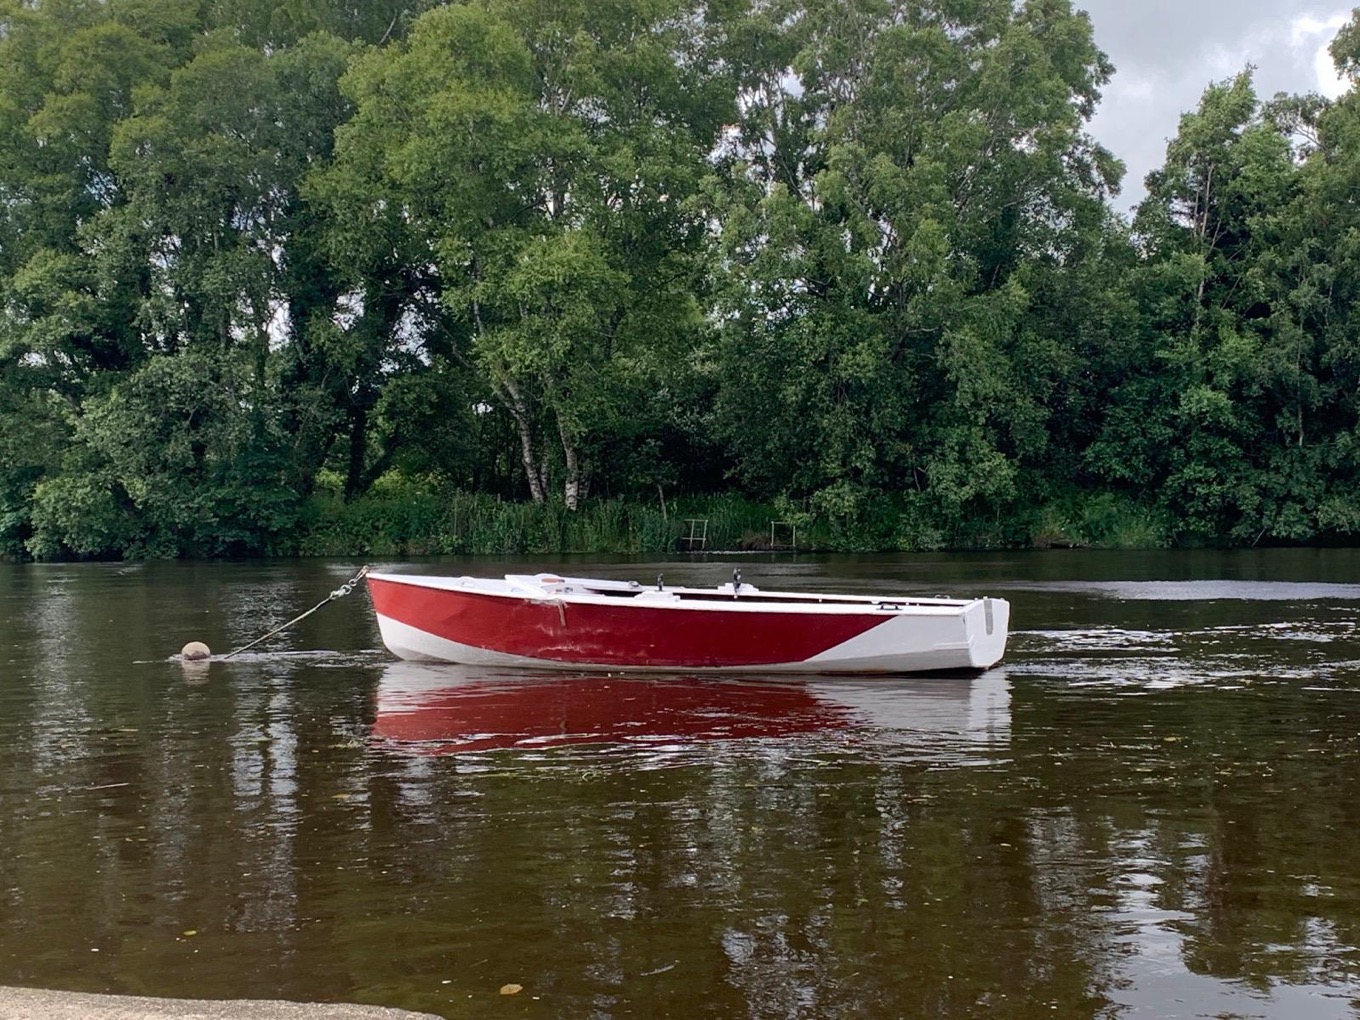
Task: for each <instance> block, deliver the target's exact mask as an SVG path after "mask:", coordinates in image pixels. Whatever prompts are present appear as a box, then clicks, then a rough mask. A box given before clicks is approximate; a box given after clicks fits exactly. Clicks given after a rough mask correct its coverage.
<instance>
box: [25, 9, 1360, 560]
mask: <svg viewBox="0 0 1360 1020" xmlns="http://www.w3.org/2000/svg"><path fill="white" fill-rule="evenodd" d="M1357 40H1360V16H1358V17H1357V18H1356V19H1353V20H1352V22H1351V23H1350V24H1348V25H1347V26H1345V27H1344V28H1342V29H1341V31H1340V32H1339V33H1338V35H1337V37H1336V40H1335V42H1334V44H1333V46H1332V53H1333V56H1334V58H1335V60H1336V64H1337V67H1338V69H1339V70H1340V71H1341V73H1342V74H1343V75H1345V76H1347V77H1348V78H1349V79H1350V80H1351V81H1352V83H1354V81H1355V79H1356V74H1357V68H1360V43H1357ZM1115 73H1116V72H1115V69H1114V68H1113V67H1112V66H1111V64H1110V62H1109V60H1108V59H1107V58H1106V56H1105V55H1104V54H1103V53H1102V52H1101V51H1100V50H1099V48H1098V47H1097V46H1096V45H1095V43H1094V41H1093V37H1092V30H1091V25H1090V22H1089V19H1088V18H1087V16H1086V15H1085V14H1084V13H1082V12H1081V11H1079V10H1076V9H1074V7H1073V5H1072V3H1071V2H1070V0H1018V2H1017V0H916V2H913V3H902V2H899V0H848V2H846V0H837V2H834V3H831V2H827V0H717V2H713V0H709V2H696V0H604V2H591V3H587V2H585V0H564V2H560V3H552V4H545V3H542V2H539V0H477V2H455V3H446V4H434V3H415V4H412V3H394V2H393V3H388V2H379V3H370V4H362V5H356V4H337V3H334V2H332V0H287V2H284V3H277V2H275V3H269V4H262V3H260V2H258V0H214V2H212V3H202V4H186V3H182V2H180V0H0V553H6V554H9V555H36V556H49V557H61V556H118V555H131V556H139V555H142V556H144V555H158V556H176V555H235V554H251V553H254V554H258V553H268V552H288V551H294V550H296V549H297V548H299V547H300V542H301V540H302V536H304V535H305V533H306V531H307V528H308V527H309V520H310V519H311V517H312V516H314V515H313V511H312V510H311V509H309V507H313V506H314V504H315V501H316V499H317V498H319V496H321V495H325V496H326V498H333V499H337V500H343V501H349V502H356V501H362V500H364V499H365V498H368V497H369V495H370V494H372V493H373V492H375V491H376V489H375V487H378V488H381V487H382V486H384V485H387V486H388V487H389V489H390V487H391V486H392V485H393V484H397V482H394V480H397V481H398V482H399V483H400V486H406V487H408V488H409V487H412V486H414V487H415V488H416V489H418V490H421V491H425V492H454V491H462V492H465V493H482V494H488V495H491V496H494V497H496V498H499V499H503V500H506V501H520V500H523V501H529V502H531V503H537V504H542V505H549V504H560V505H561V506H562V507H563V508H564V509H565V510H566V511H569V512H570V511H575V510H577V509H579V508H581V507H583V506H584V505H585V504H586V503H587V502H588V501H590V500H591V499H598V498H617V497H622V498H624V499H633V500H653V499H655V498H656V496H657V493H658V492H660V493H661V497H660V498H661V499H662V501H663V502H664V500H665V499H666V498H668V494H669V498H672V499H674V498H677V497H682V498H683V497H685V496H705V495H706V496H714V495H717V494H724V493H726V494H736V495H739V496H742V497H746V498H751V499H757V500H764V501H768V502H769V503H770V504H771V505H775V506H778V507H780V508H781V511H782V512H784V513H785V514H786V515H788V516H791V517H798V519H808V518H816V519H818V520H821V521H822V522H824V523H825V524H827V526H828V527H829V528H830V533H831V534H835V535H838V536H840V537H839V538H838V539H837V541H838V542H839V543H840V545H841V546H843V547H852V546H860V547H865V546H868V547H876V548H917V547H926V546H946V545H969V544H989V543H990V544H1004V543H1014V544H1024V543H1036V542H1038V543H1042V542H1045V541H1053V540H1067V539H1071V538H1073V537H1074V536H1075V537H1076V538H1077V539H1080V540H1089V541H1102V540H1106V539H1109V538H1110V537H1111V535H1112V529H1114V528H1116V527H1117V526H1118V522H1119V521H1123V522H1124V525H1125V530H1126V531H1128V530H1129V522H1131V521H1132V522H1141V523H1135V524H1134V525H1133V527H1132V533H1135V534H1137V535H1141V536H1142V537H1143V539H1144V540H1147V541H1156V542H1186V543H1213V544H1255V543H1262V542H1310V541H1313V542H1316V541H1349V540H1353V538H1354V536H1355V535H1356V534H1357V532H1358V531H1360V421H1358V418H1360V406H1357V402H1358V401H1360V321H1358V320H1357V318H1356V312H1355V311H1354V309H1355V308H1356V298H1357V295H1356V293H1355V291H1356V289H1357V287H1360V282H1357V281H1360V221H1357V212H1356V203H1355V200H1354V196H1355V194H1356V193H1357V189H1358V188H1360V105H1358V104H1360V97H1357V93H1356V91H1355V90H1354V88H1352V90H1351V91H1350V92H1348V93H1346V94H1345V95H1343V96H1342V97H1341V98H1340V99H1337V100H1335V101H1330V100H1327V99H1324V98H1322V97H1319V96H1316V95H1303V96H1287V95H1281V96H1276V97H1273V98H1270V99H1268V100H1263V99H1262V98H1261V97H1260V96H1258V95H1257V93H1256V91H1255V88H1254V83H1253V78H1252V72H1251V69H1250V68H1248V69H1244V70H1243V71H1242V72H1241V73H1239V74H1237V75H1235V76H1233V77H1232V78H1230V79H1228V80H1225V81H1221V82H1214V83H1209V84H1208V87H1207V89H1206V91H1205V93H1204V95H1203V98H1202V99H1201V101H1200V103H1199V105H1198V107H1197V108H1196V109H1195V110H1193V111H1188V112H1187V113H1186V114H1185V115H1184V116H1183V118H1182V120H1181V124H1180V129H1179V131H1178V133H1177V135H1176V137H1175V138H1174V139H1173V140H1172V141H1171V142H1170V143H1169V145H1168V147H1167V152H1166V159H1165V162H1164V164H1163V166H1161V167H1160V168H1159V169H1157V170H1156V171H1155V172H1153V173H1152V174H1151V175H1149V177H1148V179H1147V195H1146V198H1145V199H1144V200H1143V201H1142V202H1141V204H1140V205H1139V207H1138V208H1137V210H1136V211H1135V213H1134V214H1133V215H1132V216H1131V217H1125V216H1123V215H1121V214H1119V213H1117V212H1116V211H1114V209H1113V207H1112V199H1113V198H1114V197H1115V196H1117V195H1118V193H1119V189H1120V185H1121V180H1122V176H1123V167H1122V164H1121V163H1120V161H1119V159H1118V158H1117V154H1115V153H1111V152H1109V151H1107V150H1106V149H1105V148H1103V147H1102V146H1101V145H1100V144H1098V143H1097V142H1096V141H1095V140H1094V139H1093V137H1092V136H1091V134H1090V133H1089V131H1088V124H1089V122H1090V119H1091V117H1092V116H1093V115H1094V113H1095V112H1096V110H1097V108H1098V105H1099V102H1100V95H1101V89H1102V88H1103V87H1104V86H1105V85H1106V84H1107V83H1108V82H1109V81H1110V80H1111V76H1112V75H1113V74H1115ZM384 480H386V481H384Z"/></svg>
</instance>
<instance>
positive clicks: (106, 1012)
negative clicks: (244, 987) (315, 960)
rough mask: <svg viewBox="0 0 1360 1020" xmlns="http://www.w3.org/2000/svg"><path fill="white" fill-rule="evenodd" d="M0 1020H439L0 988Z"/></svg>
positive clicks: (387, 1012) (379, 1009)
mask: <svg viewBox="0 0 1360 1020" xmlns="http://www.w3.org/2000/svg"><path fill="white" fill-rule="evenodd" d="M0 1020H439V1018H438V1017H436V1016H435V1015H434V1014H432V1013H411V1012H409V1011H407V1010H404V1009H388V1008H386V1007H383V1006H360V1005H355V1004H352V1003H331V1002H282V1001H279V1000H267V999H229V1000H221V999H154V998H145V997H142V996H136V995H92V994H88V993H84V992H57V991H49V990H46V989H40V988H8V987H4V986H0Z"/></svg>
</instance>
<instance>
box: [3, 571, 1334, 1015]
mask: <svg viewBox="0 0 1360 1020" xmlns="http://www.w3.org/2000/svg"><path fill="white" fill-rule="evenodd" d="M557 565H558V564H551V565H549V566H554V567H555V566H557ZM738 565H739V566H741V568H742V570H743V575H744V578H745V580H746V581H748V582H750V583H754V584H757V585H760V586H762V587H767V588H802V589H809V588H812V589H816V588H828V589H831V590H838V591H847V592H862V593H885V592H909V593H916V594H937V593H945V594H969V593H995V594H999V595H1003V596H1005V597H1007V598H1009V599H1010V600H1011V602H1012V607H1013V608H1012V623H1013V626H1014V628H1015V633H1014V634H1013V637H1012V642H1011V647H1010V651H1009V654H1008V656H1007V659H1006V662H1005V663H1004V664H1003V665H1002V666H1001V667H999V668H997V669H994V670H992V671H990V672H988V673H986V674H984V675H982V676H980V677H978V678H976V679H973V680H957V679H931V678H910V679H889V680H859V679H853V678H852V679H829V678H814V679H807V680H788V679H783V678H777V677H761V676H752V677H748V678H742V679H741V680H732V679H727V678H721V679H718V678H703V677H696V676H685V675H675V676H664V677H657V678H647V679H638V678H630V677H627V676H624V675H620V674H613V675H610V674H607V673H606V674H593V675H592V674H581V673H577V674H570V675H564V676H557V675H548V676H544V675H517V674H511V673H490V672H486V671H480V672H479V671H475V670H467V669H457V668H439V667H428V666H418V665H412V664H405V663H398V662H393V661H392V660H391V659H390V658H389V657H388V656H387V655H386V654H385V653H384V652H383V651H382V650H381V648H380V647H379V643H378V637H377V632H376V627H375V626H374V624H373V622H372V620H371V616H370V610H369V607H368V605H367V600H366V596H364V595H363V594H362V593H356V594H355V595H353V596H351V597H349V598H347V599H343V600H340V601H338V602H336V603H333V604H331V605H329V606H327V607H326V608H325V609H323V610H322V611H320V612H318V613H316V614H314V615H313V616H310V617H308V618H307V619H306V620H304V621H302V623H300V624H299V625H298V626H297V627H295V628H293V629H291V630H289V631H287V632H285V633H284V634H283V635H281V636H280V637H278V638H276V639H273V640H272V641H270V642H269V643H267V644H265V645H262V646H261V647H260V648H258V649H256V650H254V651H251V652H248V653H246V654H244V655H242V656H240V657H238V658H236V659H233V660H231V661H229V662H220V661H218V662H213V663H211V664H209V665H207V666H206V667H203V668H199V669H193V670H186V669H185V668H183V667H182V666H181V665H180V664H178V663H176V662H173V661H170V656H172V655H173V653H174V652H176V651H177V650H178V648H179V647H180V646H181V645H182V644H183V643H184V642H185V641H187V640H190V639H191V638H192V639H200V640H205V641H207V642H208V643H209V644H211V645H212V646H213V648H214V649H215V650H217V651H219V652H222V651H225V650H227V649H230V648H233V647H237V646H239V645H242V644H245V643H246V642H248V641H251V640H253V639H254V638H256V637H258V636H260V635H261V634H263V633H265V632H266V631H268V630H270V629H271V628H272V627H274V626H277V625H278V624H279V623H281V622H283V621H285V620H287V619H289V618H291V617H293V616H296V615H297V614H298V613H300V612H301V611H302V610H303V609H306V608H308V607H310V606H312V605H314V604H315V603H316V602H318V601H319V600H320V599H322V598H324V597H325V595H326V593H327V592H328V591H330V590H331V589H333V588H335V587H336V586H338V585H339V584H340V583H341V582H343V581H344V580H346V579H347V578H348V577H349V576H351V575H352V574H353V573H354V570H355V569H356V568H357V566H358V564H356V563H349V562H344V563H340V562H315V561H313V562H287V563H266V564H216V563H214V564H146V565H122V564H119V565H73V566H50V565H28V566H10V567H0V667H2V670H0V984H19V985H32V986H42V987H52V988H66V989H72V990H80V991H109V992H126V993H134V994H149V995H169V996H191V997H199V996H203V997H218V996H221V997H250V998H293V999H320V1000H349V1001H363V1002H371V1003H376V1004H382V1005H393V1006H403V1007H406V1008H410V1009H418V1010H426V1011H429V1012H432V1013H436V1014H439V1015H442V1016H445V1017H450V1018H454V1017H474V1016H476V1017H484V1016H516V1017H519V1016H528V1017H626V1016H652V1017H662V1016H666V1017H715V1018H717V1017H751V1018H767V1017H768V1018H785V1017H818V1018H821V1017H846V1018H849V1017H922V1018H925V1017H931V1018H933V1017H1015V1018H1025V1020H1029V1018H1037V1017H1055V1016H1056V1017H1063V1018H1070V1017H1111V1018H1113V1017H1119V1018H1147V1020H1152V1018H1158V1017H1217V1018H1237V1017H1241V1018H1247V1017H1253V1018H1255V1017H1268V1018H1280V1020H1285V1018H1289V1020H1294V1018H1299V1020H1327V1018H1334V1017H1351V1016H1355V1015H1357V1013H1360V1008H1357V1003H1360V853H1357V849H1356V832H1357V827H1358V826H1360V636H1357V633H1356V629H1355V615H1356V609H1357V605H1360V583H1357V581H1358V580H1360V555H1358V554H1357V553H1355V552H1351V551H1336V550H1325V551H1305V552H1252V553H1236V554H1222V553H1199V554H1155V555H1146V554H1144V555H1130V554H1105V553H1088V552H1061V553H1031V554H1004V555H1003V554H992V555H978V556H900V557H859V558H856V557H835V558H814V557H774V558H761V557H743V558H733V557H712V558H709V559H706V560H705V559H698V560H686V561H683V562H675V563H656V562H640V563H631V564H630V563H619V562H609V563H598V562H596V563H576V564H572V565H571V566H570V567H569V569H570V570H571V571H573V572H576V573H597V574H603V575H605V576H613V577H637V578H639V579H640V580H644V581H649V580H652V579H653V578H654V577H655V575H656V573H658V572H664V573H665V574H666V579H667V581H668V582H673V583H699V584H718V583H720V582H722V581H724V580H726V579H727V578H728V577H729V576H730V573H731V570H732V568H733V567H734V566H738ZM383 566H384V567H385V568H388V569H392V568H398V569H400V568H401V566H402V565H399V564H383ZM407 566H410V567H411V568H412V569H418V570H429V571H433V570H443V571H448V572H453V573H468V572H472V573H477V572H490V573H502V572H506V571H517V570H535V569H539V568H541V567H542V566H544V565H543V564H530V563H515V562H504V563H502V562H496V563H489V562H485V561H483V562H473V561H447V562H445V563H422V564H415V565H407ZM509 983H513V984H519V985H522V986H523V990H522V991H521V992H520V993H519V994H517V995H514V996H503V995H501V994H500V989H501V987H502V986H503V985H506V984H509Z"/></svg>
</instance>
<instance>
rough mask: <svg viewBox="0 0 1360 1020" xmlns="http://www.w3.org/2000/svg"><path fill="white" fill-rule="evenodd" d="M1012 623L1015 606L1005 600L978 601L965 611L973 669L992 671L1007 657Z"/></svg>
mask: <svg viewBox="0 0 1360 1020" xmlns="http://www.w3.org/2000/svg"><path fill="white" fill-rule="evenodd" d="M1010 622H1011V604H1010V603H1009V602H1007V601H1006V600H1005V599H997V598H990V597H989V598H981V599H974V600H973V601H972V602H970V603H968V605H967V606H966V607H964V610H963V626H964V633H965V634H966V636H967V643H968V658H969V665H970V666H971V667H972V668H973V669H990V668H991V667H993V666H995V665H996V664H997V663H998V662H1000V661H1001V659H1002V657H1003V656H1005V654H1006V637H1007V635H1008V634H1009V631H1010Z"/></svg>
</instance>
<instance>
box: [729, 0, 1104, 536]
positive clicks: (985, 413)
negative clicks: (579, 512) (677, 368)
mask: <svg viewBox="0 0 1360 1020" xmlns="http://www.w3.org/2000/svg"><path fill="white" fill-rule="evenodd" d="M749 37H750V39H751V40H752V41H751V52H753V53H754V54H755V56H753V57H752V59H751V61H750V64H751V66H752V73H751V75H750V77H749V79H748V80H747V81H746V82H745V92H744V94H743V97H742V109H743V115H742V118H741V121H740V125H739V130H738V132H737V133H736V134H735V135H734V136H733V137H732V138H731V139H730V141H731V144H730V145H729V146H728V148H727V149H726V151H725V153H724V156H725V162H724V167H725V169H726V170H727V174H728V176H727V181H726V187H725V188H724V189H723V190H722V191H721V193H720V196H719V198H718V200H717V202H716V206H717V208H716V212H715V215H716V216H718V217H719V218H720V220H721V223H722V235H721V239H722V256H723V258H724V259H725V260H726V264H725V266H724V269H725V271H726V272H727V274H728V276H729V280H730V285H729V286H728V288H727V290H726V294H725V301H724V305H723V330H722V341H721V343H720V346H719V348H718V351H717V354H716V357H717V359H718V361H719V364H720V369H719V372H720V377H721V380H722V388H721V391H720V398H719V399H720V405H719V412H718V413H719V422H720V427H721V428H722V430H723V432H724V434H725V435H726V437H727V438H728V441H729V442H730V443H731V444H732V447H733V449H734V451H735V452H736V455H737V457H738V458H739V462H740V463H741V465H742V468H741V470H742V476H743V477H744V478H745V479H746V480H748V482H749V483H751V484H755V485H758V486H760V488H761V489H763V490H764V491H766V492H777V491H785V492H790V493H792V494H795V495H809V496H811V497H812V498H813V500H814V503H816V504H817V505H820V506H821V507H823V508H824V509H826V510H829V511H832V512H836V513H842V514H853V513H854V512H855V510H856V509H857V507H859V506H861V505H862V504H863V502H864V500H865V499H866V498H868V497H870V496H872V495H873V494H874V493H877V492H882V491H885V490H894V489H896V490H902V489H906V490H910V491H919V492H921V493H923V494H924V496H925V498H927V499H929V500H930V501H931V502H932V503H933V505H934V506H935V507H936V508H937V509H938V510H939V512H940V513H942V514H944V515H945V517H947V518H949V519H951V520H954V521H956V522H957V521H959V520H961V519H962V517H963V516H964V515H965V513H972V512H976V510H977V508H978V507H979V506H981V505H987V504H991V505H1000V504H1001V503H1003V502H1004V501H1006V500H1008V499H1011V498H1013V497H1014V495H1015V494H1016V491H1017V490H1016V485H1017V471H1018V469H1019V468H1020V466H1021V465H1023V464H1024V463H1025V462H1026V461H1028V462H1030V463H1034V464H1039V463H1041V462H1042V457H1043V455H1044V453H1045V448H1046V430H1047V428H1048V427H1049V417H1050V414H1051V413H1052V411H1051V408H1050V407H1048V406H1046V405H1045V400H1046V399H1048V398H1049V397H1051V396H1052V395H1053V394H1054V393H1055V392H1057V390H1058V389H1060V388H1061V387H1060V385H1059V384H1058V383H1057V382H1056V381H1051V380H1053V377H1054V376H1055V375H1060V374H1062V373H1064V372H1068V373H1070V372H1071V371H1072V364H1073V362H1074V357H1073V354H1072V353H1070V352H1071V345H1072V343H1073V340H1072V338H1070V337H1063V336H1055V335H1053V334H1052V333H1051V332H1049V330H1050V328H1051V326H1050V325H1049V324H1047V323H1046V322H1045V319H1046V316H1045V314H1044V313H1043V311H1042V310H1041V309H1036V308H1035V306H1034V303H1033V301H1032V294H1033V293H1034V292H1036V291H1040V290H1045V289H1048V288H1051V287H1052V283H1051V279H1052V277H1053V274H1056V273H1061V272H1066V271H1069V270H1071V269H1072V268H1073V267H1079V266H1080V264H1081V263H1082V262H1083V261H1084V260H1086V259H1088V258H1095V257H1098V255H1099V254H1100V252H1101V251H1103V247H1104V246H1103V242H1102V240H1101V238H1102V236H1103V233H1104V232H1105V231H1107V230H1108V229H1110V226H1111V220H1110V217H1109V214H1108V212H1107V211H1106V210H1105V208H1104V206H1103V199H1104V198H1105V197H1106V195H1107V194H1108V193H1109V192H1110V190H1111V189H1113V188H1114V187H1115V186H1116V184H1117V180H1118V176H1119V173H1120V168H1119V166H1118V164H1117V163H1116V161H1115V160H1114V159H1113V157H1111V156H1110V155H1109V153H1107V152H1106V151H1105V150H1103V149H1102V148H1100V147H1099V146H1098V145H1096V144H1095V143H1094V142H1093V141H1092V140H1091V138H1090V137H1089V136H1088V135H1087V134H1085V132H1084V130H1083V123H1084V121H1085V120H1086V119H1088V118H1089V117H1090V116H1091V114H1092V112H1093V110H1094V105H1095V102H1096V99H1097V97H1098V95H1099V88H1100V86H1101V85H1102V84H1103V83H1104V82H1105V80H1106V79H1107V77H1108V75H1109V73H1110V70H1111V68H1110V66H1109V64H1108V62H1107V61H1106V59H1105V57H1104V56H1103V54H1101V53H1100V51H1099V50H1098V49H1097V48H1096V47H1095V45H1094V43H1093V42H1092V39H1091V28H1090V24H1089V21H1088V20H1087V19H1086V17H1085V15H1083V14H1077V13H1074V12H1073V11H1072V10H1071V8H1070V6H1069V5H1068V4H1067V3H1065V2H1050V0H1031V2H1027V3H1023V4H1019V5H1015V4H1011V3H1009V2H1007V0H984V2H981V3H977V2H969V3H963V2H952V0H936V2H932V3H927V4H901V3H892V2H880V0H857V2H855V3H852V4H849V5H845V4H840V3H837V4H823V3H816V2H814V3H790V4H787V5H785V4H773V5H770V6H769V8H768V9H765V10H762V11H761V12H760V15H759V17H758V18H757V19H756V21H755V23H754V24H753V26H752V27H751V30H750V32H749ZM756 402H758V403H759V405H760V406H761V408H762V409H763V410H762V413H760V414H752V413H750V408H751V406H752V404H753V403H756Z"/></svg>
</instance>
